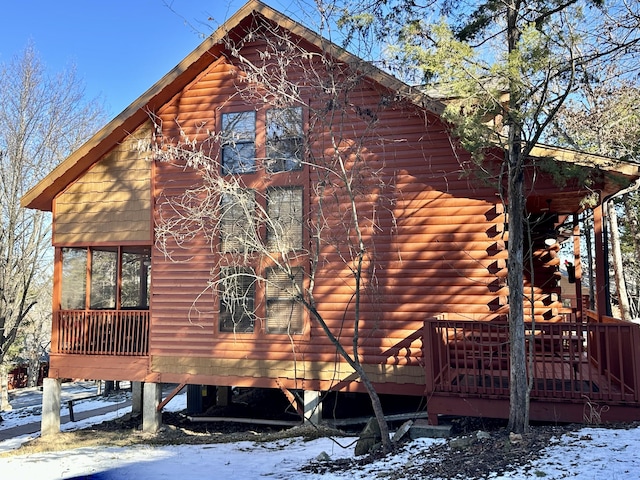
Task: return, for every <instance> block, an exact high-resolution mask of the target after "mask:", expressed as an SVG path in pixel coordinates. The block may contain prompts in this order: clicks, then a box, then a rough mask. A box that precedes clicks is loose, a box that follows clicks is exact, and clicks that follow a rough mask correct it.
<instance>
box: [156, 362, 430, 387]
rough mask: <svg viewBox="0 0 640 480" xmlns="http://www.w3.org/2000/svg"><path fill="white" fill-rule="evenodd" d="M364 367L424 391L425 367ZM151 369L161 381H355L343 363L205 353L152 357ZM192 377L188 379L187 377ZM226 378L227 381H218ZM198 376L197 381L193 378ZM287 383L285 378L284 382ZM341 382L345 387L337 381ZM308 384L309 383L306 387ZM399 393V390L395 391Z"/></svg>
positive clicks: (377, 377) (381, 378)
mask: <svg viewBox="0 0 640 480" xmlns="http://www.w3.org/2000/svg"><path fill="white" fill-rule="evenodd" d="M365 370H366V372H367V374H368V375H369V378H370V379H371V381H372V382H373V383H375V384H393V385H394V386H395V387H394V388H396V387H397V388H400V389H402V388H403V386H405V387H406V388H408V389H410V390H411V391H412V393H411V394H414V393H415V391H420V392H422V391H424V384H425V379H424V369H423V368H422V367H420V366H408V365H365ZM151 372H152V374H155V375H158V376H159V378H160V379H162V380H161V381H176V379H177V378H184V379H185V380H184V381H186V382H187V383H203V384H213V385H222V384H227V383H228V384H230V385H239V384H243V385H248V384H252V385H258V384H260V385H265V380H266V384H271V383H273V384H274V385H275V381H276V380H280V381H282V380H283V379H284V380H285V382H286V380H292V381H296V382H299V385H300V386H299V387H298V388H314V387H311V385H316V387H315V388H320V389H323V390H328V389H330V388H337V389H339V390H341V389H346V390H349V388H348V384H350V383H354V382H357V378H356V376H355V374H354V371H353V369H352V368H351V367H349V366H348V365H347V364H345V363H333V362H306V361H297V362H296V361H284V360H229V359H222V358H219V359H216V358H205V357H196V358H188V357H159V356H153V357H152V358H151ZM189 378H191V381H189ZM224 378H227V379H228V380H227V381H226V382H224V381H221V380H222V379H224ZM169 379H170V380H169ZM196 379H197V381H196ZM286 383H288V382H286ZM340 383H343V384H344V387H343V388H342V387H340V386H339V384H340ZM306 386H309V387H306ZM396 393H402V392H399V391H398V392H396Z"/></svg>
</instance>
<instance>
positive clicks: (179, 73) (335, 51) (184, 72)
mask: <svg viewBox="0 0 640 480" xmlns="http://www.w3.org/2000/svg"><path fill="white" fill-rule="evenodd" d="M254 14H259V15H261V16H263V17H264V18H266V19H268V20H271V21H272V22H274V23H276V24H278V25H280V26H281V27H283V28H284V29H286V30H289V31H290V32H292V33H293V34H295V35H298V36H299V37H302V38H304V39H305V40H307V41H308V42H310V43H311V44H313V45H315V46H317V47H318V48H320V49H323V50H324V51H328V52H330V54H331V55H333V56H334V57H335V58H336V59H338V60H341V61H343V62H346V63H349V64H351V65H354V64H356V65H357V64H361V65H363V66H366V67H367V74H368V76H369V77H370V78H371V79H373V80H375V81H377V82H379V83H380V84H382V85H384V86H386V87H388V88H390V89H392V90H394V91H397V92H399V93H400V94H402V95H403V96H405V97H407V98H408V99H409V100H411V101H412V102H414V103H416V104H419V105H421V106H422V107H424V108H427V109H428V110H431V111H432V112H434V113H438V114H439V113H441V112H442V109H443V108H444V106H443V104H442V103H441V102H439V101H437V100H433V99H431V98H430V97H428V96H426V95H424V94H422V93H420V92H419V90H417V89H414V88H412V87H410V86H409V85H407V84H405V83H403V82H401V81H400V80H398V79H397V78H395V77H393V76H392V75H390V74H388V73H386V72H384V71H382V70H380V69H378V68H376V67H375V66H373V65H371V64H370V63H368V62H365V61H364V60H362V59H360V58H359V57H356V56H355V55H353V54H351V53H349V52H347V51H346V50H344V49H342V48H340V47H339V46H337V45H336V44H334V43H332V42H330V41H328V40H327V39H325V38H323V37H322V36H320V35H318V34H317V33H315V32H313V31H312V30H310V29H309V28H307V27H305V26H303V25H302V24H300V23H298V22H295V21H293V20H291V19H290V18H289V17H287V16H285V15H283V14H281V13H279V12H277V11H276V10H274V9H273V8H271V7H269V6H268V5H265V4H264V3H262V2H260V1H258V0H249V2H247V3H246V4H245V5H244V6H243V7H242V8H240V10H238V11H237V12H236V13H235V14H234V15H233V16H232V17H231V18H229V20H227V21H226V22H225V23H224V24H223V25H221V26H220V27H219V28H218V29H217V30H216V31H215V32H214V33H212V34H211V35H210V36H209V37H208V38H207V39H206V40H204V41H203V42H202V43H201V44H200V45H199V46H198V47H197V48H196V49H195V50H193V51H192V52H191V53H190V54H189V55H187V56H186V57H185V58H184V60H182V61H181V62H180V63H179V64H178V65H176V66H175V67H174V68H173V69H172V70H171V71H170V72H169V73H167V74H166V75H165V76H164V77H162V78H161V79H160V80H159V81H158V82H157V83H156V84H155V85H153V86H152V87H151V88H149V89H148V90H147V91H146V92H144V93H143V94H142V95H141V96H140V97H139V98H138V99H137V100H135V101H134V102H133V103H132V104H131V105H129V106H128V107H127V108H126V109H125V110H123V111H122V113H120V114H119V115H118V116H117V117H115V118H114V119H113V120H111V121H110V122H109V123H107V124H106V125H105V126H104V127H103V128H102V129H100V130H99V131H98V132H97V133H96V134H95V135H93V137H91V138H90V139H89V140H88V141H87V142H86V143H85V144H84V145H82V146H81V147H80V148H79V149H78V150H76V151H75V152H73V153H72V154H71V155H70V156H69V157H67V158H66V159H65V160H64V161H63V162H61V163H60V164H59V165H58V166H57V167H56V168H55V169H53V170H52V171H51V172H50V173H49V174H48V175H47V176H46V177H45V178H43V179H42V180H41V181H40V182H39V183H38V184H36V185H35V186H34V187H33V188H32V189H31V190H29V191H28V192H27V193H26V194H25V195H24V196H23V197H22V200H21V205H22V206H24V207H28V208H35V209H39V210H47V211H51V209H52V204H53V199H54V198H55V197H56V195H57V194H59V193H60V192H61V191H63V190H64V188H66V186H67V185H69V184H70V183H71V182H73V181H74V180H75V179H77V178H78V177H79V176H80V175H81V174H82V173H83V172H84V171H86V170H87V169H88V168H89V167H91V165H93V164H94V163H95V162H96V161H98V160H99V159H100V158H101V157H102V156H103V155H104V154H105V153H107V152H108V151H109V150H110V149H111V148H113V146H114V145H116V144H117V143H119V142H121V141H122V140H123V139H124V138H125V137H126V136H127V135H128V134H129V133H130V132H133V131H134V130H135V129H136V128H137V127H138V126H140V125H141V124H142V123H143V122H144V121H146V120H147V119H148V118H149V112H153V111H156V110H157V109H158V108H159V107H161V106H162V105H163V104H164V103H166V102H168V101H169V100H170V99H171V98H172V97H173V96H174V95H176V94H177V93H179V92H180V91H181V90H182V89H183V88H184V87H185V86H186V85H188V84H189V83H190V82H191V81H192V80H194V79H195V78H196V76H197V75H198V74H199V73H200V72H202V71H203V70H204V69H205V68H206V67H207V66H209V65H210V63H211V62H212V61H213V60H215V59H216V58H218V57H219V56H220V55H221V53H222V51H223V49H224V45H223V42H222V39H223V38H224V37H225V36H226V35H228V33H229V32H230V31H231V30H233V29H234V28H236V27H238V26H239V25H240V24H241V22H242V21H243V20H245V19H246V18H247V17H249V16H250V15H254Z"/></svg>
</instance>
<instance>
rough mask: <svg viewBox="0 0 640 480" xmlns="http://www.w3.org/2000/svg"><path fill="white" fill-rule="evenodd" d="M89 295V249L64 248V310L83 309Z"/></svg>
mask: <svg viewBox="0 0 640 480" xmlns="http://www.w3.org/2000/svg"><path fill="white" fill-rule="evenodd" d="M86 295H87V249H86V248H63V249H62V292H61V305H60V307H61V308H62V309H63V310H83V309H84V308H85V302H86V298H87V297H86Z"/></svg>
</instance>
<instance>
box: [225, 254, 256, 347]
mask: <svg viewBox="0 0 640 480" xmlns="http://www.w3.org/2000/svg"><path fill="white" fill-rule="evenodd" d="M225 270H235V272H232V275H233V276H234V277H235V278H236V279H238V278H239V277H246V278H247V279H249V280H248V283H249V285H248V286H247V289H246V290H245V292H244V293H243V294H242V300H241V302H242V303H243V306H242V312H241V315H240V319H239V320H238V321H237V322H236V321H235V320H234V318H233V317H234V314H235V313H236V312H235V311H233V309H232V311H229V310H228V309H227V308H226V304H227V303H228V302H227V301H225V299H224V297H223V296H222V295H221V294H220V291H218V306H219V314H218V332H219V333H221V334H232V335H243V336H244V335H253V334H254V333H255V332H256V324H257V323H258V322H257V320H258V318H257V315H256V304H257V302H256V300H257V298H256V290H257V288H256V282H257V279H256V277H255V271H254V270H253V269H252V268H249V267H235V266H226V267H222V268H220V270H219V271H218V275H219V277H220V281H221V282H223V281H224V280H223V279H224V278H225V277H228V275H225V272H224V271H225ZM245 272H246V273H245ZM234 284H235V285H234V287H237V286H238V283H237V282H234ZM244 286H245V285H242V286H241V287H240V288H244ZM248 290H252V292H253V293H252V296H251V297H250V299H251V301H250V310H251V311H250V312H247V309H246V308H245V306H244V303H245V302H244V299H245V298H249V297H248V296H247V291H248ZM235 300H236V303H240V302H238V301H237V300H238V299H235ZM223 316H225V317H226V316H229V318H228V319H223ZM229 321H230V322H231V324H233V328H232V329H231V330H227V329H223V324H227V323H228V322H229ZM244 321H246V322H248V323H249V326H250V327H251V329H250V330H237V329H236V325H239V324H242V322H244Z"/></svg>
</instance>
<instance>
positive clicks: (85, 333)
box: [51, 310, 149, 356]
mask: <svg viewBox="0 0 640 480" xmlns="http://www.w3.org/2000/svg"><path fill="white" fill-rule="evenodd" d="M52 332H53V335H52V338H51V345H52V347H51V350H52V353H62V354H72V355H73V354H77V355H128V356H140V355H147V354H148V352H149V311H148V310H60V311H57V312H54V315H53V329H52Z"/></svg>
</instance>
